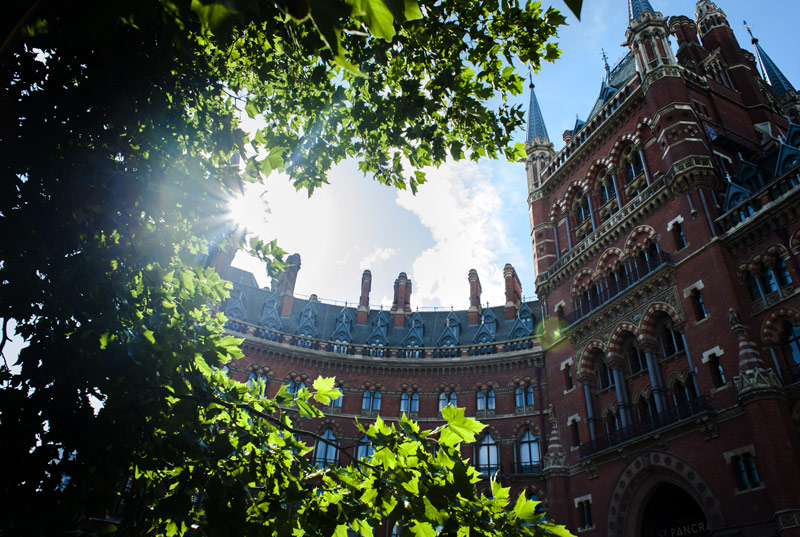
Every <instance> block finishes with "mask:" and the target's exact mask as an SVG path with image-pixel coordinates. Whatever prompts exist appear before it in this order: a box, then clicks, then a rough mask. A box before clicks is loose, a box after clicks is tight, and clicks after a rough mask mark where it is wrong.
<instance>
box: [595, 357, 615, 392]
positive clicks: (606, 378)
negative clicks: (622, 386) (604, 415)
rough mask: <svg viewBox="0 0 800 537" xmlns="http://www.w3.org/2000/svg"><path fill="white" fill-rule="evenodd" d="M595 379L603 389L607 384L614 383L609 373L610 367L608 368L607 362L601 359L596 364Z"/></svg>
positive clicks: (611, 384)
mask: <svg viewBox="0 0 800 537" xmlns="http://www.w3.org/2000/svg"><path fill="white" fill-rule="evenodd" d="M597 381H598V383H599V385H600V389H601V390H605V389H606V388H608V387H609V386H613V385H614V377H613V376H612V375H611V369H609V367H608V364H606V363H605V361H603V360H602V359H601V360H600V363H599V364H598V365H597Z"/></svg>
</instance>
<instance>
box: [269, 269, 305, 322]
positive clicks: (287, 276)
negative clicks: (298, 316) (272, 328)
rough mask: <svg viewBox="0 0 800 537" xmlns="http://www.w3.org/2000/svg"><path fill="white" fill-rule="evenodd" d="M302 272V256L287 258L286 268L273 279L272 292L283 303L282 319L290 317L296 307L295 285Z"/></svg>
mask: <svg viewBox="0 0 800 537" xmlns="http://www.w3.org/2000/svg"><path fill="white" fill-rule="evenodd" d="M299 270H300V254H292V255H290V256H289V257H287V258H286V268H285V269H284V270H283V272H281V273H280V274H278V275H277V276H276V277H274V278H273V279H272V292H273V293H275V295H276V296H277V297H278V300H279V301H280V303H281V317H289V316H290V315H291V314H292V307H293V306H294V284H295V283H296V282H297V272H298V271H299Z"/></svg>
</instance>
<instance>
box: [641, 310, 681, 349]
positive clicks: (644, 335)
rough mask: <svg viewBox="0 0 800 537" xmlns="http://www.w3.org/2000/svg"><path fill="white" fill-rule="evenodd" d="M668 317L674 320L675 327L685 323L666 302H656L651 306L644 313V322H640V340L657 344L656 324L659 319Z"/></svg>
mask: <svg viewBox="0 0 800 537" xmlns="http://www.w3.org/2000/svg"><path fill="white" fill-rule="evenodd" d="M663 315H667V316H669V318H670V319H672V325H673V326H680V325H681V323H683V319H681V316H680V315H679V314H678V312H677V311H676V310H675V308H673V307H672V306H670V305H669V304H667V303H665V302H656V303H654V304H650V306H649V307H648V308H647V310H646V311H645V312H644V315H643V316H642V320H641V321H640V322H639V334H640V340H641V341H644V342H649V343H655V339H656V332H655V329H656V324H657V323H658V319H659V317H661V316H663Z"/></svg>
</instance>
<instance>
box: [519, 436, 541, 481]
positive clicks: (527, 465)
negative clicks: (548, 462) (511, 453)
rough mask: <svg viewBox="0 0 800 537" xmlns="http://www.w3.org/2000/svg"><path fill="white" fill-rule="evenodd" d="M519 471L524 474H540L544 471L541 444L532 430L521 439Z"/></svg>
mask: <svg viewBox="0 0 800 537" xmlns="http://www.w3.org/2000/svg"><path fill="white" fill-rule="evenodd" d="M518 447H519V471H520V473H522V474H531V473H535V472H539V471H541V469H542V460H541V452H540V451H539V442H538V441H537V440H536V437H535V436H533V433H531V431H530V430H528V431H525V434H523V435H522V436H521V437H520V439H519V444H518Z"/></svg>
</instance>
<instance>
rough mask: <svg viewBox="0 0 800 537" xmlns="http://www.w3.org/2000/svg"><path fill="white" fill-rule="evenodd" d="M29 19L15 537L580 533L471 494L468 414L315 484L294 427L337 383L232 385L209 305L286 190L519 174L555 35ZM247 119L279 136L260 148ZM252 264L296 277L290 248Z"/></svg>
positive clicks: (328, 16) (10, 480)
mask: <svg viewBox="0 0 800 537" xmlns="http://www.w3.org/2000/svg"><path fill="white" fill-rule="evenodd" d="M573 3H574V2H573ZM12 9H16V10H17V11H16V12H14V11H11V12H8V13H7V15H8V20H9V21H10V25H9V26H10V27H9V28H8V29H7V30H5V33H4V35H3V41H2V45H1V46H2V49H0V87H2V92H1V93H0V189H2V191H0V222H2V224H3V226H2V229H3V230H4V233H3V235H2V238H0V318H2V320H3V334H2V345H4V344H5V343H6V335H7V323H8V322H9V320H10V319H14V320H16V323H17V332H18V334H19V335H20V336H21V337H23V338H24V339H25V340H26V342H27V343H28V346H27V347H26V348H24V349H23V350H22V352H21V353H20V355H19V357H18V360H17V362H16V364H9V363H7V361H6V363H4V365H2V366H0V383H1V384H2V388H3V389H2V390H0V448H1V449H0V452H2V453H3V457H2V459H0V476H2V477H0V483H2V486H0V513H2V516H0V533H7V534H9V535H11V534H18V533H23V532H24V533H28V534H41V535H45V534H53V535H57V534H64V533H70V532H75V531H79V532H87V533H91V532H98V533H99V532H108V533H111V532H118V533H119V534H124V535H138V534H166V535H180V534H184V533H186V532H187V531H188V532H195V533H198V534H203V535H236V534H246V535H287V536H288V535H294V536H298V537H299V536H300V535H303V534H307V535H320V536H324V537H329V536H336V537H344V535H345V532H346V530H347V528H348V527H349V528H351V529H353V530H355V531H359V532H361V533H362V535H365V536H367V535H371V532H372V528H375V527H377V525H379V524H380V523H381V521H382V520H384V519H386V520H388V523H389V524H394V523H395V522H397V523H398V524H399V525H400V527H401V528H403V531H404V532H406V534H408V535H416V536H420V537H432V536H433V535H434V534H435V533H436V531H437V530H435V528H439V527H440V530H441V531H444V532H446V533H447V534H448V535H458V536H462V535H469V534H470V532H476V533H478V534H481V535H489V534H492V535H494V534H496V533H498V532H502V533H514V532H522V533H526V534H541V532H543V531H551V532H555V533H559V532H562V531H563V530H561V529H559V528H557V527H555V526H553V525H549V524H547V523H545V522H543V521H542V517H541V515H538V514H536V513H535V512H534V505H533V503H532V502H528V501H526V500H525V499H524V498H522V499H520V500H518V501H516V502H515V503H513V505H509V502H510V499H509V498H508V491H507V490H503V489H501V488H500V487H498V486H496V485H495V486H494V490H493V495H492V498H487V497H485V496H483V495H479V494H477V492H476V491H475V482H476V480H477V474H476V472H475V470H474V469H472V468H470V467H469V465H468V464H467V463H465V462H464V461H463V460H461V458H460V456H459V452H458V442H459V441H471V440H472V439H473V436H472V435H473V433H474V432H475V431H476V430H478V429H479V427H480V426H479V425H478V424H476V423H475V422H474V421H472V420H469V419H466V418H464V417H463V411H462V413H461V414H458V413H453V414H452V415H448V416H446V417H447V418H448V425H447V426H445V427H443V428H441V429H439V430H437V431H434V432H423V431H420V430H419V428H418V426H417V425H415V424H414V423H412V422H411V421H409V420H403V421H401V422H399V423H396V424H387V423H384V422H381V421H380V420H379V421H377V422H376V423H374V424H373V425H371V426H370V427H369V428H368V430H365V433H366V434H368V436H369V438H370V439H371V441H372V442H373V445H374V447H375V449H376V451H375V454H374V455H373V456H372V458H371V460H369V461H364V462H358V463H355V462H354V463H353V464H351V465H349V466H348V467H345V468H317V467H315V466H313V465H312V464H311V462H310V461H309V458H308V456H307V455H308V452H309V449H310V448H309V447H307V446H306V444H305V441H304V438H306V439H307V438H308V436H307V435H306V436H305V437H303V436H296V434H299V433H300V431H299V430H298V429H296V427H297V425H296V423H295V421H296V420H295V421H293V420H292V416H297V415H299V416H300V417H314V416H318V415H319V410H318V409H317V407H316V406H314V404H312V402H311V399H312V398H315V399H317V400H318V401H319V402H325V401H326V400H327V398H329V397H331V396H333V395H335V390H333V389H332V384H331V383H330V382H331V381H329V380H324V379H320V380H319V381H318V382H317V383H315V386H314V390H313V391H301V393H300V394H296V395H290V394H287V393H286V392H285V391H282V392H281V393H279V395H278V397H277V398H276V399H275V400H268V399H265V398H263V397H262V396H260V395H259V391H258V387H257V386H253V387H248V386H247V385H244V384H241V383H238V382H235V381H233V380H231V379H229V378H228V377H227V376H226V375H224V374H223V373H222V372H221V370H220V368H221V367H222V366H223V364H224V363H226V362H227V361H228V360H230V359H236V358H237V357H239V356H241V351H240V350H239V348H238V344H239V340H237V339H235V338H232V337H229V336H224V335H223V332H222V327H223V322H224V317H223V316H222V315H221V314H219V313H217V312H216V310H215V305H216V304H219V303H220V301H221V300H223V299H224V298H226V297H227V293H228V289H229V284H227V283H226V282H224V281H223V280H221V279H220V278H219V276H218V275H217V274H215V273H214V272H213V270H211V269H210V268H207V267H206V266H205V265H206V263H205V262H204V260H206V259H207V258H208V253H209V251H212V252H213V251H214V250H215V249H220V248H225V247H229V246H230V245H231V243H233V245H234V246H236V245H238V244H239V242H240V241H241V237H240V236H238V235H236V234H234V233H232V231H233V229H234V225H233V223H232V222H231V219H230V217H229V215H228V213H227V204H228V202H229V200H230V198H231V196H232V195H234V194H236V193H237V192H240V191H241V190H242V186H243V183H244V182H246V181H259V180H263V179H264V177H266V176H267V175H269V174H270V173H271V172H273V171H275V170H283V171H285V172H286V173H287V174H288V176H289V177H290V178H291V180H292V181H293V182H294V184H295V185H296V186H297V188H305V189H307V190H308V191H309V193H310V192H312V191H313V189H314V188H315V187H317V186H319V185H320V184H322V183H324V182H325V178H326V173H327V172H328V170H329V169H330V168H331V166H333V165H334V164H336V163H337V162H340V161H342V160H343V159H346V158H355V159H357V160H358V162H359V166H360V168H361V169H362V170H363V171H364V172H365V173H366V174H370V175H372V176H374V177H375V178H376V179H377V180H379V181H381V182H384V183H386V184H389V185H394V186H396V187H399V188H406V187H407V188H411V189H416V187H417V185H418V184H419V183H421V182H423V181H424V179H425V177H424V174H423V173H422V172H421V171H420V170H419V169H420V168H421V167H423V166H427V165H436V164H439V163H441V162H443V161H444V160H445V159H446V158H450V157H452V158H456V159H458V158H464V157H468V158H475V159H477V158H480V157H482V156H484V155H487V156H493V157H495V156H499V155H504V156H506V157H508V158H515V157H516V156H518V155H519V154H520V153H519V151H520V148H519V147H516V146H514V145H513V144H512V142H511V134H512V132H513V131H514V129H516V128H517V127H519V126H520V125H522V123H523V112H522V110H520V109H519V107H513V106H507V105H505V104H502V103H504V102H505V97H506V96H507V95H510V94H515V93H519V92H520V91H522V85H523V79H522V78H521V77H520V76H519V75H518V74H517V73H516V72H515V70H514V68H513V67H512V65H513V63H514V62H517V64H519V63H523V64H530V65H532V66H533V67H534V68H537V67H538V66H539V62H540V61H541V60H542V59H547V60H552V59H554V58H556V56H557V54H558V50H557V48H556V46H555V45H554V44H553V43H550V42H548V39H550V38H551V37H553V36H554V35H555V31H556V28H557V27H558V25H560V24H562V23H563V21H564V19H563V17H562V15H560V14H559V13H558V12H557V11H555V10H553V9H548V10H542V9H541V8H540V6H539V4H538V3H526V4H524V5H520V4H519V3H518V2H517V1H512V0H504V1H502V2H497V1H491V0H484V1H481V2H474V1H471V0H441V1H435V2H434V1H427V0H420V1H415V0H347V1H344V0H276V1H273V2H263V1H259V0H226V1H223V0H218V1H217V0H191V1H189V0H183V1H177V0H176V1H170V0H162V1H157V0H137V1H132V2H126V1H122V2H99V1H95V2H84V3H80V4H75V3H71V2H46V1H44V0H35V1H33V2H32V3H30V4H29V5H19V6H15V7H14V8H12ZM492 97H495V98H499V101H498V102H501V105H500V106H499V107H496V108H494V109H493V108H491V107H490V106H489V105H487V101H488V100H489V99H490V98H492ZM242 113H246V114H248V115H250V116H251V117H255V116H259V117H261V118H263V121H264V124H265V126H264V127H263V128H260V129H259V130H258V131H257V132H255V133H247V132H245V131H244V130H243V129H242V128H241V127H240V119H239V118H240V116H241V114H242ZM236 153H238V154H239V155H241V156H242V159H243V162H242V164H241V165H240V166H239V165H235V164H232V160H231V159H232V156H233V155H234V154H236ZM226 245H227V246H226ZM246 247H247V248H248V249H250V250H251V252H252V253H253V254H254V255H258V256H259V257H261V258H262V259H263V260H264V261H266V262H267V263H268V270H270V271H273V272H274V271H276V270H280V268H281V261H282V255H283V252H282V251H281V250H280V249H279V248H278V247H277V246H276V244H275V242H274V241H270V242H263V241H261V240H253V241H251V242H250V243H249V244H248V245H246ZM4 358H6V357H5V355H4ZM448 412H450V411H448ZM303 434H306V433H303ZM317 440H318V441H321V440H320V439H317ZM434 445H436V446H438V449H436V450H434V449H432V447H433V446H434ZM434 452H435V453H434ZM444 499H447V500H448V501H446V502H444V501H443V500H444Z"/></svg>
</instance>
